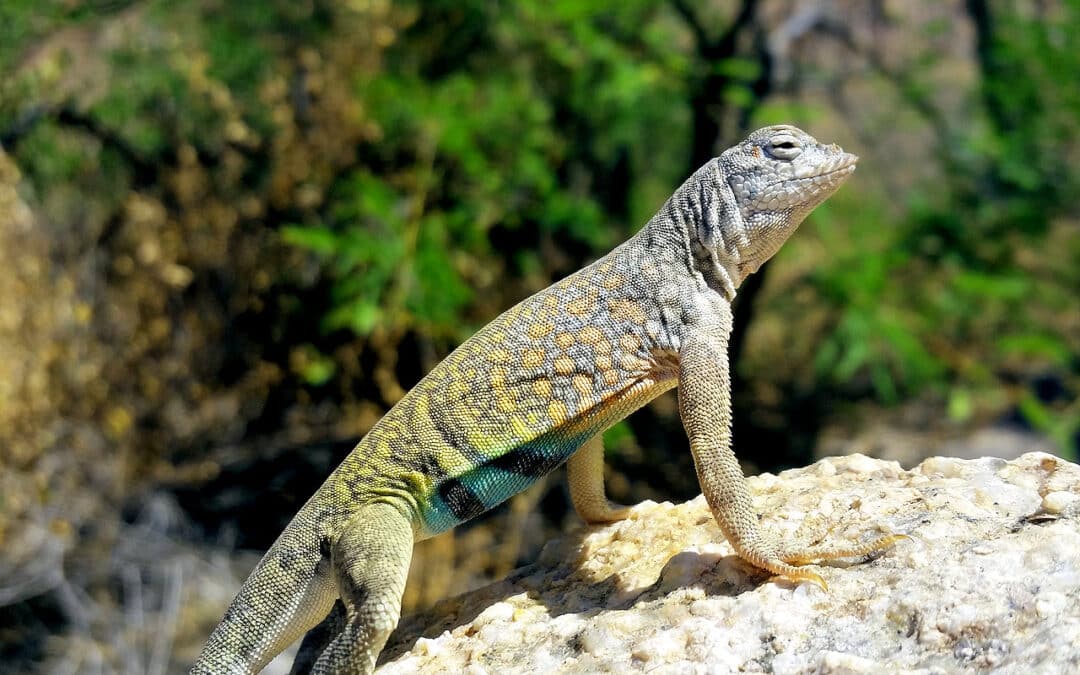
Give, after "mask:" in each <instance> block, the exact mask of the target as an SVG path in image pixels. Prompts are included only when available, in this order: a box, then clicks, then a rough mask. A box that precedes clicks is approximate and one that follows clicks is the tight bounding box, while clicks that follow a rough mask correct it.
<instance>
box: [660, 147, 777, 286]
mask: <svg viewBox="0 0 1080 675" xmlns="http://www.w3.org/2000/svg"><path fill="white" fill-rule="evenodd" d="M645 232H649V236H650V237H651V238H652V239H654V240H655V239H663V238H665V237H666V238H669V239H670V240H671V241H670V244H671V246H669V248H668V250H669V251H673V252H675V251H677V252H679V253H680V254H681V255H683V256H684V261H685V263H686V264H687V265H688V266H689V267H690V269H691V271H693V272H696V273H698V274H700V275H701V276H702V278H703V279H704V280H705V282H706V283H707V284H708V285H709V287H710V288H712V289H713V290H714V291H716V292H718V293H720V294H722V295H724V296H725V297H727V299H728V300H729V301H730V300H732V299H734V297H735V291H736V290H737V289H738V288H739V285H740V284H741V283H742V281H743V279H745V278H746V277H747V276H748V275H749V274H751V273H752V272H754V271H756V270H757V268H758V267H759V266H760V263H758V264H754V262H753V261H748V260H746V259H744V256H743V255H742V252H743V251H748V250H750V248H751V246H750V244H751V242H750V240H749V232H748V230H747V228H746V227H745V224H744V223H743V218H742V214H741V213H740V212H739V208H738V206H737V205H736V203H735V195H734V193H732V191H731V188H730V186H729V185H728V183H727V180H726V179H725V176H724V175H723V169H722V167H721V165H720V162H719V161H718V160H716V159H714V160H712V161H710V162H708V163H706V164H705V165H704V166H702V167H701V168H700V169H698V170H697V171H696V172H694V174H693V175H692V176H690V178H688V179H687V180H686V182H685V183H683V184H682V186H680V187H679V189H678V190H676V191H675V193H674V194H672V195H671V198H670V199H668V201H667V203H665V204H664V206H663V207H662V208H661V209H660V211H659V212H658V213H657V214H656V215H655V216H653V219H652V220H650V221H649V223H648V224H647V225H646V226H645ZM676 242H677V244H676Z"/></svg>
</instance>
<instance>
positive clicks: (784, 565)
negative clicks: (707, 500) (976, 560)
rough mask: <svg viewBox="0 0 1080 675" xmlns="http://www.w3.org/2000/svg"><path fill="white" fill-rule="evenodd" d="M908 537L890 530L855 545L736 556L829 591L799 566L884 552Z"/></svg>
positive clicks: (749, 553)
mask: <svg viewBox="0 0 1080 675" xmlns="http://www.w3.org/2000/svg"><path fill="white" fill-rule="evenodd" d="M906 539H911V537H910V536H908V535H906V534H896V533H890V534H887V535H885V536H882V537H878V538H877V539H875V540H873V541H871V542H867V543H865V544H858V545H855V546H851V545H843V546H832V547H829V548H821V549H816V550H815V549H810V550H800V551H780V552H777V553H775V554H769V553H764V552H760V553H756V552H753V551H746V550H744V551H740V552H739V555H740V556H741V557H742V558H743V559H745V560H746V561H747V562H749V563H751V564H752V565H754V566H755V567H760V568H761V569H764V570H768V571H769V572H772V573H773V574H774V575H776V576H777V577H781V578H784V579H787V580H789V581H793V582H795V583H800V582H803V581H807V582H810V583H812V584H814V585H815V586H817V587H818V588H820V589H821V590H823V591H827V590H829V585H828V584H826V583H825V580H824V579H823V578H821V575H819V574H817V573H816V572H811V571H810V570H808V569H806V568H805V567H801V565H806V564H808V563H812V562H817V561H821V560H834V559H836V558H858V557H862V556H865V555H869V554H871V553H875V552H877V551H883V550H885V549H887V548H890V547H892V546H893V545H894V544H895V543H896V542H898V541H903V540H906Z"/></svg>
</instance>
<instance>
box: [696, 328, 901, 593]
mask: <svg viewBox="0 0 1080 675" xmlns="http://www.w3.org/2000/svg"><path fill="white" fill-rule="evenodd" d="M679 356H680V364H679V412H680V414H681V416H682V421H683V425H684V426H685V427H686V433H687V435H688V436H689V437H690V450H691V452H692V453H693V455H694V466H695V468H696V469H697V476H698V482H699V483H700V485H701V491H702V492H703V493H704V495H705V499H706V500H707V501H708V503H709V508H710V509H711V510H712V513H713V516H714V517H715V518H716V522H717V523H718V524H719V525H720V529H721V530H722V531H723V533H724V536H725V537H727V540H728V541H729V542H730V543H731V546H732V547H733V548H734V549H735V552H736V553H738V554H739V557H741V558H742V559H744V560H746V561H747V562H749V563H751V564H753V565H754V566H756V567H760V568H762V569H766V570H769V571H770V572H772V573H773V574H777V575H779V576H782V577H786V578H788V579H792V580H795V581H809V582H811V583H814V584H817V585H818V586H820V587H822V588H826V585H825V581H824V580H823V579H822V578H821V577H820V576H819V575H817V574H815V573H814V572H811V571H809V570H806V569H802V568H800V567H796V566H795V565H797V564H803V563H807V562H811V561H814V560H824V559H830V558H844V557H851V556H861V555H865V554H867V553H870V552H873V551H878V550H881V549H884V548H888V547H889V546H891V545H892V544H893V543H895V542H896V541H898V540H900V539H905V538H906V536H905V535H901V534H890V535H886V536H884V537H881V538H879V539H877V540H875V541H872V542H869V543H868V544H863V545H855V546H833V547H829V548H825V549H819V550H816V551H815V550H806V551H795V550H785V549H784V548H783V547H782V546H780V544H779V543H778V542H777V541H775V540H774V539H773V538H771V537H769V536H767V535H766V534H765V533H764V532H762V531H761V528H760V527H759V525H758V519H757V515H756V514H755V513H754V509H753V504H752V502H751V499H750V489H749V487H748V485H747V483H746V478H745V477H744V476H743V473H742V469H741V468H740V467H739V462H738V460H737V459H736V458H735V453H734V452H733V451H732V449H731V379H730V375H729V369H728V355H727V331H726V330H724V329H723V328H722V327H718V328H717V329H716V330H715V331H700V332H697V333H693V334H691V335H689V336H688V337H687V339H686V340H685V341H684V344H683V348H682V350H681V351H680V355H679ZM793 563H794V564H793Z"/></svg>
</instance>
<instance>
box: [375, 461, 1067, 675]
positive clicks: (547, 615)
mask: <svg viewBox="0 0 1080 675" xmlns="http://www.w3.org/2000/svg"><path fill="white" fill-rule="evenodd" d="M750 483H751V487H752V488H753V491H754V495H755V503H756V505H757V508H758V510H759V513H761V514H762V516H763V525H764V527H766V528H767V529H768V531H770V532H774V533H776V534H777V535H779V536H780V537H782V539H783V541H785V542H816V541H826V542H827V541H832V540H834V539H836V538H852V539H857V540H861V539H865V538H870V537H873V536H874V535H876V534H880V531H881V530H882V529H884V530H892V531H898V532H906V533H909V534H911V535H912V537H913V538H914V539H913V540H912V541H905V542H901V543H900V544H898V545H897V546H896V548H895V549H893V550H890V551H888V552H886V553H884V554H883V555H880V556H878V557H877V558H876V559H875V560H873V561H869V562H865V561H852V562H837V563H832V564H828V565H821V566H817V567H816V570H817V571H818V572H819V573H820V574H821V575H822V576H823V577H824V578H825V580H826V581H827V582H828V584H829V589H830V590H829V591H828V592H822V591H821V590H820V589H818V588H817V587H814V586H810V585H806V584H804V585H800V586H797V587H794V586H792V585H791V584H790V583H788V582H785V581H782V580H780V581H776V582H769V581H767V580H766V578H765V576H764V575H762V574H761V573H759V572H757V571H755V570H754V569H753V568H751V567H750V566H748V565H746V564H745V563H743V562H741V561H740V560H739V559H738V558H737V557H735V556H734V555H733V553H732V551H731V548H730V547H729V546H728V544H727V543H726V542H725V541H724V539H723V537H722V535H721V534H720V532H719V530H718V529H717V527H716V525H715V523H714V521H713V519H712V516H711V514H710V513H709V510H708V507H707V506H706V504H705V502H704V500H703V499H702V498H701V497H698V498H697V499H695V500H692V501H690V502H688V503H686V504H682V505H679V506H675V505H672V504H668V503H664V504H655V503H651V502H649V503H644V504H641V505H639V506H638V507H636V508H635V509H634V511H633V514H632V516H631V517H630V518H629V519H628V520H626V521H623V522H621V523H616V524H614V525H610V526H606V527H594V528H587V529H582V530H579V531H577V532H573V533H570V534H568V535H567V536H565V537H564V538H562V539H560V540H558V541H553V542H551V543H550V544H549V545H548V546H547V547H545V549H544V551H543V553H542V554H541V556H540V559H539V560H538V561H537V562H536V563H535V564H534V565H531V566H529V567H526V568H523V569H520V570H517V571H516V572H514V573H513V574H512V575H511V576H510V577H509V578H508V579H506V580H504V581H502V582H499V583H496V584H493V585H491V586H488V587H486V588H482V589H479V590H477V591H475V592H472V593H467V594H465V595H462V596H459V597H457V598H453V599H451V600H448V601H446V602H444V603H441V604H440V605H439V606H437V607H436V608H435V609H434V610H433V611H432V612H429V613H427V614H425V615H422V616H416V617H411V618H406V619H405V620H403V621H402V624H401V627H400V628H399V630H398V632H397V633H395V635H394V637H393V638H392V639H391V643H390V645H388V647H387V649H386V650H385V651H384V660H385V661H386V663H385V664H384V665H383V666H382V668H381V670H380V673H382V674H383V675H388V674H391V673H393V674H396V673H414V672H421V673H455V674H456V673H462V672H464V673H498V674H499V675H507V674H510V673H559V672H561V673H595V672H649V673H729V672H775V673H883V672H889V673H953V672H971V671H985V670H993V671H994V672H999V673H1025V674H1026V673H1062V672H1078V671H1080V523H1078V517H1080V513H1078V511H1080V507H1078V506H1077V504H1080V467H1078V466H1076V465H1074V464H1070V463H1068V462H1065V461H1063V460H1060V459H1058V458H1056V457H1053V456H1051V455H1047V454H1042V453H1030V454H1027V455H1024V456H1022V457H1020V458H1018V459H1016V460H1014V461H1010V462H1006V461H1004V460H1000V459H979V460H961V459H954V458H932V459H928V460H926V461H925V462H923V463H922V464H921V465H919V466H918V467H916V468H914V469H912V470H911V471H904V470H903V469H901V468H900V466H899V465H898V464H896V463H894V462H885V461H880V460H874V459H870V458H867V457H863V456H858V455H856V456H848V457H839V458H832V459H826V460H822V461H820V462H818V463H816V464H814V465H812V466H810V467H807V468H805V469H797V470H793V471H786V472H784V473H782V474H780V475H779V476H773V475H769V474H766V475H762V476H758V477H755V478H752V479H751V480H750ZM421 635H425V636H427V637H425V638H421V639H419V640H418V638H419V637H420V636H421ZM408 649H411V651H405V650H408Z"/></svg>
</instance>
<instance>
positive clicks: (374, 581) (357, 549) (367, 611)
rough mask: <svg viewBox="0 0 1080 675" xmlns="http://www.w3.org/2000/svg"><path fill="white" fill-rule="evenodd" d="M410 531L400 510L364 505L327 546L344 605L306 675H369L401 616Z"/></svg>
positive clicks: (410, 543)
mask: <svg viewBox="0 0 1080 675" xmlns="http://www.w3.org/2000/svg"><path fill="white" fill-rule="evenodd" d="M412 549H413V529H412V525H411V524H410V523H409V520H408V519H407V518H406V517H405V516H404V515H403V514H402V512H401V511H400V510H398V509H397V508H395V507H393V506H391V505H390V504H385V503H374V504H367V505H365V506H362V507H360V508H359V509H357V511H356V515H355V516H353V518H352V520H351V521H349V523H348V524H347V525H346V526H345V528H344V530H343V531H342V532H341V534H340V535H339V536H338V537H337V539H336V540H335V541H334V542H333V543H332V544H331V548H330V559H331V564H332V566H333V571H334V575H335V577H336V579H337V584H338V590H339V592H340V593H341V600H342V602H343V603H344V605H345V622H344V627H343V628H342V630H341V631H340V632H339V633H338V634H337V635H336V636H335V637H334V638H333V640H331V641H330V643H329V645H327V647H326V649H325V650H323V652H322V655H321V656H320V657H319V659H318V661H316V662H315V666H314V668H312V673H315V674H316V675H323V674H324V673H365V674H366V673H370V672H372V671H373V670H374V669H375V659H376V658H377V657H378V655H379V652H380V651H382V648H383V645H385V644H386V639H387V638H388V637H390V633H391V632H392V631H393V630H394V627H395V626H397V622H398V618H399V617H400V615H401V595H402V593H404V591H405V580H406V578H407V577H408V575H409V562H410V561H411V559H412Z"/></svg>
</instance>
